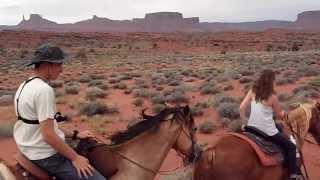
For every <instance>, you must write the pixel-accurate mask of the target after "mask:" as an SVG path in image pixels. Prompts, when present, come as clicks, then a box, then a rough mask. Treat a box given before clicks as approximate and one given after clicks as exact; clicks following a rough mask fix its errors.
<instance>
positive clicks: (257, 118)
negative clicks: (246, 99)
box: [248, 100, 279, 136]
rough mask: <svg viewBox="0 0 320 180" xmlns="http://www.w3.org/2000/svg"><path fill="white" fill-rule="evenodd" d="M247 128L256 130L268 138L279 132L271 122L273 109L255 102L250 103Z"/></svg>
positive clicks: (272, 121)
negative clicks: (250, 127) (251, 127)
mask: <svg viewBox="0 0 320 180" xmlns="http://www.w3.org/2000/svg"><path fill="white" fill-rule="evenodd" d="M248 126H253V127H255V128H258V129H259V130H260V131H262V132H264V133H266V134H267V135H268V136H274V135H276V134H277V133H278V132H279V131H278V129H277V127H276V124H275V122H274V120H273V109H272V108H271V107H269V106H266V105H263V104H262V103H261V102H256V101H255V100H253V101H251V113H250V117H249V121H248Z"/></svg>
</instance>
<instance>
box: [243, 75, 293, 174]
mask: <svg viewBox="0 0 320 180" xmlns="http://www.w3.org/2000/svg"><path fill="white" fill-rule="evenodd" d="M274 81H275V73H274V72H273V71H272V70H270V69H266V70H263V71H262V73H261V75H260V77H259V78H258V79H257V80H256V82H255V83H254V85H253V87H252V89H250V90H249V92H248V93H247V95H246V97H245V98H244V100H243V101H242V103H241V105H240V117H241V119H242V120H243V121H244V119H245V111H246V109H247V107H248V105H249V104H250V105H251V111H250V117H249V120H248V123H247V126H248V127H254V128H257V129H258V130H260V131H262V132H263V133H265V134H266V135H267V136H268V139H269V140H270V141H272V142H273V143H275V144H277V145H279V146H280V147H281V148H282V149H283V150H284V151H285V156H286V160H287V161H288V170H289V174H290V176H289V177H290V180H294V179H298V178H299V175H298V174H297V172H298V166H297V158H296V146H295V144H293V143H292V142H291V141H290V139H289V138H288V137H287V136H286V135H285V134H283V133H281V132H279V130H278V129H277V127H276V124H275V121H274V119H273V114H274V113H275V114H276V115H277V117H279V118H281V119H282V118H283V117H284V116H285V115H286V113H285V111H283V110H282V109H281V106H280V103H279V101H278V98H277V94H276V92H275V90H274Z"/></svg>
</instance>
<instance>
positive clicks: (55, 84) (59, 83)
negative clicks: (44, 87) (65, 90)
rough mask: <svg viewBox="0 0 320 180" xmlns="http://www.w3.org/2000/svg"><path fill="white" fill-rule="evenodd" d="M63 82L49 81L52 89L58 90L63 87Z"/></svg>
mask: <svg viewBox="0 0 320 180" xmlns="http://www.w3.org/2000/svg"><path fill="white" fill-rule="evenodd" d="M63 83H64V82H63V81H61V80H55V81H51V82H50V86H51V87H53V88H60V87H62V86H63Z"/></svg>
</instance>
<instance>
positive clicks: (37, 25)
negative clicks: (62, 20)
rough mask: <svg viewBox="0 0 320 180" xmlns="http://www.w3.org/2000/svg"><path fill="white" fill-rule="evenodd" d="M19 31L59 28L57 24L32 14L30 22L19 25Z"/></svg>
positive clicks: (24, 21)
mask: <svg viewBox="0 0 320 180" xmlns="http://www.w3.org/2000/svg"><path fill="white" fill-rule="evenodd" d="M17 26H18V28H19V29H33V30H37V29H39V30H43V29H50V28H53V29H55V28H56V26H58V24H57V23H55V22H53V21H49V20H47V19H44V18H42V16H41V15H39V14H31V15H30V19H29V20H25V19H24V18H23V20H22V21H21V22H20V23H19V24H18V25H17Z"/></svg>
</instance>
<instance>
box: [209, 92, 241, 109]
mask: <svg viewBox="0 0 320 180" xmlns="http://www.w3.org/2000/svg"><path fill="white" fill-rule="evenodd" d="M237 102H238V101H237V100H236V99H234V98H233V97H230V96H226V95H224V94H218V95H216V96H215V97H214V101H213V106H215V107H218V106H219V105H220V104H222V103H237Z"/></svg>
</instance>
